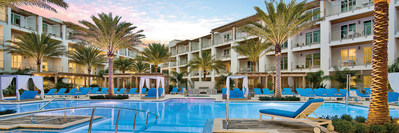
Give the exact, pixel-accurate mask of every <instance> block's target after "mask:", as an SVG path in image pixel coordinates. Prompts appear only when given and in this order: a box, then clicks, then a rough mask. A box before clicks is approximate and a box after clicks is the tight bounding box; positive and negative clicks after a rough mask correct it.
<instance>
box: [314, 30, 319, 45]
mask: <svg viewBox="0 0 399 133" xmlns="http://www.w3.org/2000/svg"><path fill="white" fill-rule="evenodd" d="M313 42H314V43H320V30H318V31H314V32H313Z"/></svg>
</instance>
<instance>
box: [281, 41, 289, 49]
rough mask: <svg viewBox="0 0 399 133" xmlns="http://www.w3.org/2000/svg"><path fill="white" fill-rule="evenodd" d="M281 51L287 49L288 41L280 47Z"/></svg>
mask: <svg viewBox="0 0 399 133" xmlns="http://www.w3.org/2000/svg"><path fill="white" fill-rule="evenodd" d="M281 48H282V49H285V48H288V41H286V42H285V43H283V45H281Z"/></svg>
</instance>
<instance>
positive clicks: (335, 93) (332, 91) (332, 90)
mask: <svg viewBox="0 0 399 133" xmlns="http://www.w3.org/2000/svg"><path fill="white" fill-rule="evenodd" d="M325 92H326V93H327V95H328V96H329V97H331V99H333V98H335V100H338V99H342V100H344V97H345V96H343V95H342V94H341V93H339V92H338V90H337V89H335V88H330V89H325Z"/></svg>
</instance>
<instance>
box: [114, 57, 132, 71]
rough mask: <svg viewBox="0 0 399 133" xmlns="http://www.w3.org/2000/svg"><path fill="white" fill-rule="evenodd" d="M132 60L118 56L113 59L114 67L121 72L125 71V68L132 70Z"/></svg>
mask: <svg viewBox="0 0 399 133" xmlns="http://www.w3.org/2000/svg"><path fill="white" fill-rule="evenodd" d="M133 63H134V62H133V60H131V59H128V58H118V59H116V60H115V61H114V65H115V68H116V69H118V70H119V71H122V73H125V72H126V71H127V70H132V65H133Z"/></svg>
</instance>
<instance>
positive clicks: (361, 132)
mask: <svg viewBox="0 0 399 133" xmlns="http://www.w3.org/2000/svg"><path fill="white" fill-rule="evenodd" d="M353 127H354V128H355V132H356V133H367V129H368V125H366V124H362V123H357V122H354V123H353Z"/></svg>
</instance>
